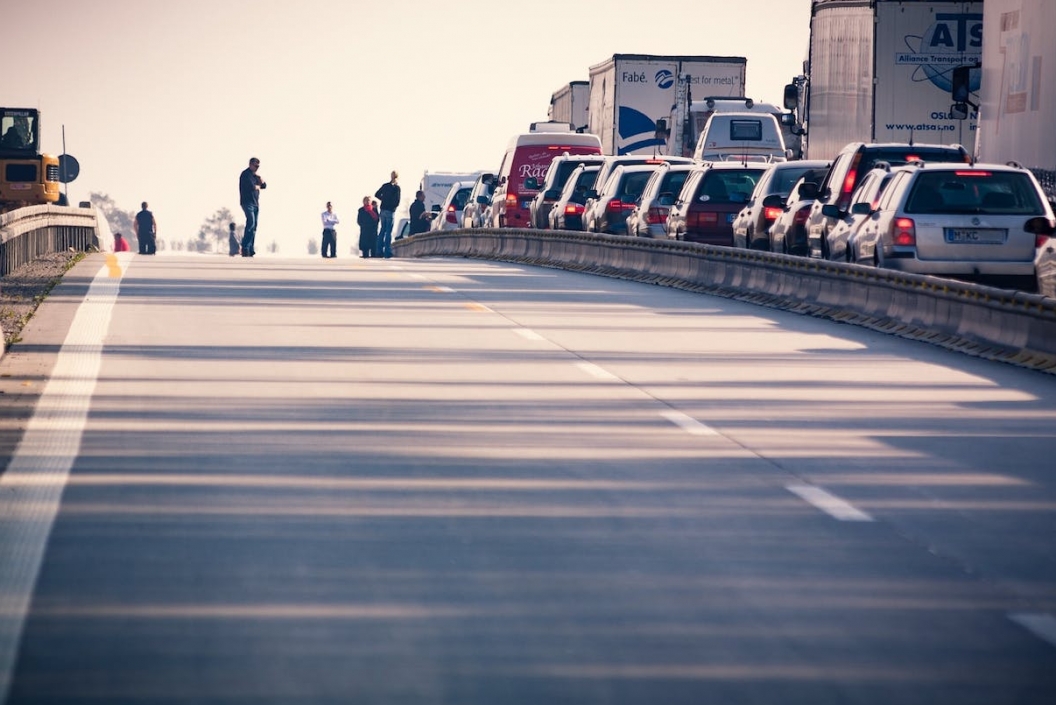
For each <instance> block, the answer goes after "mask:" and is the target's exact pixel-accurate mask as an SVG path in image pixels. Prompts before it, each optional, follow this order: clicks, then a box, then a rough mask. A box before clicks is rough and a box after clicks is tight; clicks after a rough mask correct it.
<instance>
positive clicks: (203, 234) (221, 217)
mask: <svg viewBox="0 0 1056 705" xmlns="http://www.w3.org/2000/svg"><path fill="white" fill-rule="evenodd" d="M233 222H235V216H233V215H232V214H231V210H230V209H228V208H220V209H218V210H217V211H216V212H215V213H213V214H212V215H211V216H209V217H208V218H206V219H205V222H204V223H202V227H201V228H200V229H199V230H198V240H199V241H200V245H199V247H198V250H199V251H200V252H206V251H208V250H209V249H210V246H209V245H208V243H209V241H210V240H212V241H213V242H214V243H215V247H213V248H212V249H213V251H215V252H226V251H227V238H228V233H229V232H230V230H229V229H228V224H229V223H233Z"/></svg>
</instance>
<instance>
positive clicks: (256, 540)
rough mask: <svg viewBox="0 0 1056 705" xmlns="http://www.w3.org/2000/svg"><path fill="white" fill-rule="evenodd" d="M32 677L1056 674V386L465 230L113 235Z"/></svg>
mask: <svg viewBox="0 0 1056 705" xmlns="http://www.w3.org/2000/svg"><path fill="white" fill-rule="evenodd" d="M23 338H24V340H23V342H21V343H19V344H18V345H17V346H15V347H14V348H13V349H12V350H11V351H9V352H8V353H7V354H6V355H5V356H4V357H3V359H2V360H0V392H2V394H0V423H2V426H0V452H3V453H4V454H5V456H6V457H7V458H9V459H10V461H9V463H8V464H7V466H6V467H7V469H6V471H5V472H4V474H3V475H2V476H0V703H2V702H4V696H3V693H4V691H6V692H7V697H6V703H8V704H9V705H16V704H17V705H23V704H28V703H89V702H90V703H108V704H113V703H191V702H193V703H370V704H375V703H377V704H379V705H380V704H385V705H393V704H402V703H408V704H412V703H413V704H419V703H422V704H425V703H450V704H455V703H458V704H460V705H461V704H466V705H470V704H472V705H505V704H507V703H508V704H516V705H520V704H522V703H523V704H525V705H528V704H531V705H537V704H540V703H548V704H552V703H569V704H571V703H575V704H577V705H579V704H593V703H605V704H624V703H635V704H636V703H650V704H652V703H663V704H664V705H672V704H678V703H693V704H695V705H699V704H700V703H723V704H725V703H737V704H759V705H764V704H765V705H774V704H775V703H783V704H785V703H796V704H803V705H827V704H830V703H833V704H835V703H841V704H842V703H853V704H859V703H860V704H876V705H881V704H882V705H891V704H900V705H901V704H906V703H920V704H921V705H924V704H927V705H937V704H945V703H950V704H953V703H957V704H958V705H965V704H976V703H977V704H978V705H1013V704H1015V705H1033V704H1035V703H1038V704H1042V703H1053V702H1056V616H1054V615H1056V462H1054V460H1053V459H1054V458H1056V376H1051V375H1045V374H1042V373H1038V372H1033V371H1029V370H1024V369H1019V368H1016V367H1012V366H1007V365H1002V364H999V363H993V362H987V361H983V360H978V359H975V358H971V357H967V356H964V355H960V354H957V353H953V352H949V351H946V350H942V349H939V348H935V347H931V346H928V345H926V344H923V343H919V342H912V341H905V340H901V339H898V338H894V337H888V336H884V335H882V334H879V333H876V332H873V331H868V330H863V329H859V328H855V327H852V326H844V325H838V324H834V323H832V322H828V321H822V320H817V319H813V318H809V317H805V316H798V315H795V314H791V313H787V312H782V311H775V310H770V309H766V308H761V307H756V306H752V305H749V304H744V303H740V302H734V301H729V300H725V299H719V298H712V297H708V296H704V295H699V294H694V293H689V292H683V291H677V290H672V289H667V288H663V287H657V286H650V285H646V284H638V283H631V282H624V281H619V280H613V279H606V278H602V277H594V276H590V275H586V274H578V273H569V272H564V271H560V270H554V269H543V268H532V267H527V266H520V265H511V264H503V263H492V262H483V261H468V260H459V259H425V260H407V259H393V260H360V259H352V258H343V259H342V258H339V259H335V260H321V259H308V258H304V259H293V258H290V259H267V258H263V257H260V258H255V259H253V260H245V259H242V258H236V259H228V258H226V257H218V256H217V257H210V256H191V255H187V256H176V255H171V256H169V255H166V256H158V257H154V258H147V257H141V256H138V255H137V256H128V255H126V254H122V255H120V256H119V257H117V258H115V257H114V256H113V255H110V256H109V259H107V256H105V255H92V256H90V257H89V258H88V259H87V260H85V261H83V262H81V263H80V264H78V265H77V267H76V268H74V269H73V270H71V272H70V273H69V274H67V276H66V278H65V280H64V282H63V283H62V284H61V285H60V286H59V287H57V288H56V289H55V290H54V291H53V292H52V294H51V296H50V297H49V298H48V300H47V301H46V302H45V303H44V305H43V306H42V307H41V308H40V310H39V311H38V314H37V316H36V317H35V318H34V319H33V321H31V323H30V325H29V326H28V327H27V329H26V330H25V332H24V334H23Z"/></svg>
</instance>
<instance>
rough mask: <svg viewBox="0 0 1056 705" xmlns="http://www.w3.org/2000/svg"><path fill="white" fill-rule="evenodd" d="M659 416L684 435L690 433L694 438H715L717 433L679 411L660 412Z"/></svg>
mask: <svg viewBox="0 0 1056 705" xmlns="http://www.w3.org/2000/svg"><path fill="white" fill-rule="evenodd" d="M660 415H661V416H663V417H664V418H665V419H667V420H668V421H670V422H671V423H673V424H674V425H676V426H678V427H679V428H681V429H682V430H683V431H685V432H686V433H690V434H692V435H694V436H717V435H718V432H717V431H716V430H715V429H713V428H712V427H711V426H707V425H705V424H702V423H701V422H699V421H697V420H696V419H695V418H693V417H692V416H687V415H686V414H683V413H682V412H681V411H672V410H670V409H669V410H667V411H661V412H660Z"/></svg>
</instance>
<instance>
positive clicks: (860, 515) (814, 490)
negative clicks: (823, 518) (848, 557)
mask: <svg viewBox="0 0 1056 705" xmlns="http://www.w3.org/2000/svg"><path fill="white" fill-rule="evenodd" d="M786 489H787V490H788V491H789V492H791V493H792V494H794V495H798V496H799V497H800V498H801V499H803V500H804V501H806V502H808V503H810V504H812V505H814V506H815V507H817V508H818V509H820V510H821V511H823V512H825V513H826V514H828V515H829V516H831V517H832V518H833V519H839V520H840V521H873V518H872V517H871V516H869V515H868V514H866V513H865V512H863V511H862V510H861V509H858V508H857V507H855V506H854V505H852V504H851V503H850V502H847V501H846V500H843V499H840V498H839V497H837V496H836V495H834V494H832V493H831V492H827V491H826V490H823V489H821V488H820V487H815V486H814V485H788V486H787V487H786Z"/></svg>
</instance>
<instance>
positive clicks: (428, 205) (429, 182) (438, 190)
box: [403, 171, 484, 211]
mask: <svg viewBox="0 0 1056 705" xmlns="http://www.w3.org/2000/svg"><path fill="white" fill-rule="evenodd" d="M483 173H484V172H483V171H467V172H461V171H458V172H455V171H427V172H425V174H423V175H422V180H421V182H420V183H419V185H418V188H419V189H421V190H422V191H425V210H427V211H430V210H432V209H433V206H439V205H441V204H442V203H443V202H444V199H445V198H446V197H447V192H448V191H450V190H451V187H452V186H453V185H454V184H455V182H458V181H476V180H477V177H478V176H480V175H481V174H483ZM408 195H409V196H410V200H408V198H407V196H408ZM403 200H404V202H405V203H409V202H410V201H413V200H414V194H413V193H412V194H406V193H405V194H403Z"/></svg>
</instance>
